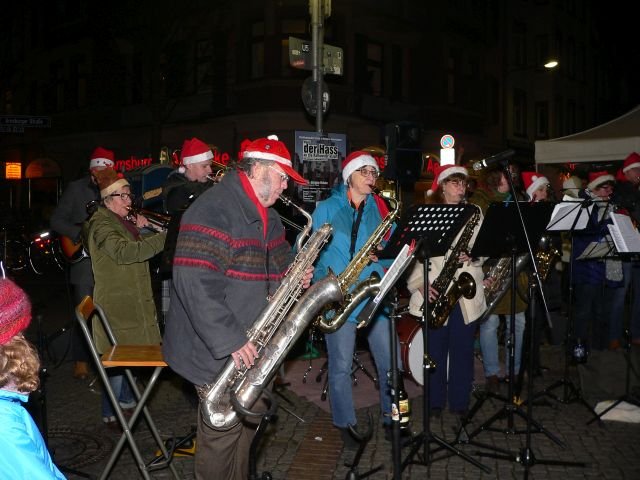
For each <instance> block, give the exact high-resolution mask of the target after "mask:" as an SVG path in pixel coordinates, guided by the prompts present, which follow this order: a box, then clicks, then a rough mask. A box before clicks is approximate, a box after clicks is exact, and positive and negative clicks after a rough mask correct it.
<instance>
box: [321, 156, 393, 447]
mask: <svg viewBox="0 0 640 480" xmlns="http://www.w3.org/2000/svg"><path fill="white" fill-rule="evenodd" d="M379 173H380V170H379V167H378V164H377V163H376V161H375V160H374V158H373V157H372V156H371V155H370V154H369V153H367V152H364V151H355V152H352V153H351V154H349V155H348V156H347V158H346V159H345V160H344V162H343V163H342V180H343V183H342V184H340V185H337V186H336V187H335V188H334V189H333V191H332V193H331V196H330V197H329V198H327V199H326V200H323V201H321V202H320V203H318V206H317V207H316V209H315V211H314V212H313V225H314V227H317V226H319V225H322V224H324V223H325V222H329V223H330V224H331V225H332V227H333V237H332V239H331V240H330V242H329V243H328V244H327V246H326V247H325V249H324V250H323V251H322V253H321V254H320V256H319V257H318V262H317V264H316V269H315V272H314V281H318V280H320V279H322V278H324V277H326V275H327V273H328V270H329V268H331V270H332V271H333V273H335V274H336V275H337V274H340V273H342V272H343V271H344V270H345V268H346V267H347V266H348V265H349V264H350V263H351V261H352V259H353V258H354V257H356V256H357V254H358V253H359V252H360V250H361V248H362V247H363V246H364V245H365V244H366V243H367V240H368V239H369V237H370V236H371V235H372V234H374V232H375V231H376V230H377V227H378V226H379V225H380V223H381V221H382V220H383V218H385V217H386V215H387V213H388V211H389V209H388V208H387V206H386V204H385V203H384V201H383V200H382V199H380V198H379V197H378V196H377V195H372V192H373V188H374V186H375V183H376V179H377V178H378V175H379ZM366 253H367V254H368V261H369V265H368V266H366V267H365V268H364V269H363V270H362V271H361V273H360V275H359V280H360V281H362V280H364V279H366V278H369V276H370V275H371V274H372V273H373V272H377V273H378V274H379V275H380V277H382V276H383V275H384V270H383V265H384V264H385V261H378V258H377V256H376V255H375V253H374V252H366ZM365 260H366V259H365ZM389 263H390V262H389ZM387 266H388V264H387ZM364 303H366V302H363V304H362V305H360V306H359V307H357V308H356V309H354V310H353V311H352V313H351V314H350V315H349V318H348V320H347V321H346V322H345V323H344V324H343V325H342V326H341V327H340V328H338V329H337V330H336V331H335V332H333V333H327V334H325V340H326V343H327V352H328V361H329V367H328V375H329V399H330V402H331V414H332V417H333V424H334V425H335V426H336V427H337V428H338V429H340V432H341V435H342V439H343V441H344V443H345V446H347V447H351V448H352V447H355V446H357V442H356V441H355V439H354V438H353V437H352V436H351V435H350V433H349V426H351V427H352V428H356V415H355V409H354V406H353V396H352V391H351V386H352V383H351V368H352V364H353V354H354V350H355V343H356V325H357V321H356V317H357V315H358V313H359V312H360V310H362V308H363V306H364ZM365 333H366V335H367V340H368V342H369V347H370V350H371V353H372V354H373V357H374V359H375V363H376V368H377V372H378V378H380V379H381V382H380V405H381V410H382V416H383V424H384V425H385V427H386V429H387V430H386V436H387V438H390V425H391V418H390V412H391V397H390V394H389V389H388V388H387V386H386V382H385V381H384V379H386V378H387V372H388V371H389V369H390V367H391V341H390V338H389V324H388V322H387V319H386V317H385V315H384V313H378V314H377V316H376V317H375V318H374V319H373V320H372V322H371V323H370V326H369V327H368V328H367V329H366V332H365Z"/></svg>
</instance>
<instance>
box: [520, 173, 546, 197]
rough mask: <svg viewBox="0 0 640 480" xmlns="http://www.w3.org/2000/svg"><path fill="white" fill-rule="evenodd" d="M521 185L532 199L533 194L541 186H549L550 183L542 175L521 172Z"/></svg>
mask: <svg viewBox="0 0 640 480" xmlns="http://www.w3.org/2000/svg"><path fill="white" fill-rule="evenodd" d="M521 175H522V183H524V188H525V190H526V191H527V195H529V198H532V197H533V192H535V191H536V190H538V189H539V188H540V187H542V186H543V185H549V184H550V182H549V180H548V179H547V177H545V176H544V175H540V174H539V173H538V172H522V173H521Z"/></svg>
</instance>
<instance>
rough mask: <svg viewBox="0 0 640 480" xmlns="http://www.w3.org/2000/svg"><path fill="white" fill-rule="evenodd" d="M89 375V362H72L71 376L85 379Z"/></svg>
mask: <svg viewBox="0 0 640 480" xmlns="http://www.w3.org/2000/svg"><path fill="white" fill-rule="evenodd" d="M88 376H89V364H88V363H87V362H75V363H74V364H73V378H77V379H79V380H85V379H86V378H87V377H88Z"/></svg>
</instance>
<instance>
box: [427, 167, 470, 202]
mask: <svg viewBox="0 0 640 480" xmlns="http://www.w3.org/2000/svg"><path fill="white" fill-rule="evenodd" d="M456 173H458V174H460V175H464V176H465V177H468V176H469V172H468V171H467V169H466V168H464V167H461V166H459V165H438V166H436V173H435V175H434V176H433V183H432V184H431V188H430V189H429V190H427V195H428V196H431V195H433V193H434V192H435V191H436V190H437V189H438V185H440V184H441V183H442V182H443V181H444V180H445V179H446V178H448V177H450V176H451V175H454V174H456Z"/></svg>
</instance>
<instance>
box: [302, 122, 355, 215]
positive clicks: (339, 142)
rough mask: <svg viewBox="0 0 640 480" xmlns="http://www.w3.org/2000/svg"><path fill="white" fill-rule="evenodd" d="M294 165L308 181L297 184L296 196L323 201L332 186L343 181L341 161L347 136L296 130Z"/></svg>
mask: <svg viewBox="0 0 640 480" xmlns="http://www.w3.org/2000/svg"><path fill="white" fill-rule="evenodd" d="M295 135H296V136H295V141H296V147H295V154H294V166H295V167H296V168H297V169H298V170H299V171H300V172H301V173H302V176H303V177H304V178H306V179H307V180H309V184H308V185H305V186H303V187H298V195H297V196H298V198H299V199H300V200H302V202H304V203H311V204H313V205H314V206H315V204H316V202H319V201H320V200H324V199H325V198H327V197H328V196H329V194H330V191H331V188H333V186H334V185H335V184H336V183H337V182H340V181H342V177H341V171H342V170H341V166H342V161H343V160H344V159H345V157H346V156H347V136H346V135H345V134H342V133H328V134H320V133H317V132H304V131H298V130H296V133H295Z"/></svg>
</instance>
